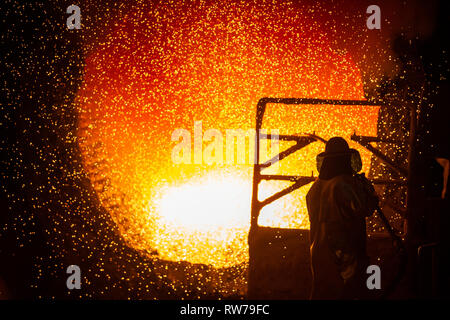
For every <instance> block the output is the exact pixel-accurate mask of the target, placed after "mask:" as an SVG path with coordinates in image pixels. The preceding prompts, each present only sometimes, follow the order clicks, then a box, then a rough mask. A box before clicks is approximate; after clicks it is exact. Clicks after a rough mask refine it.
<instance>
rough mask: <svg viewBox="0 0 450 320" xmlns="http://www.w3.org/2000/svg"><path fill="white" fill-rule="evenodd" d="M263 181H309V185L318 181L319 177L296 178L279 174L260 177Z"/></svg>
mask: <svg viewBox="0 0 450 320" xmlns="http://www.w3.org/2000/svg"><path fill="white" fill-rule="evenodd" d="M259 177H260V178H261V180H284V181H293V182H295V181H299V180H303V181H307V183H309V182H312V181H314V180H316V179H317V177H308V176H294V175H279V174H262V175H260V176H259Z"/></svg>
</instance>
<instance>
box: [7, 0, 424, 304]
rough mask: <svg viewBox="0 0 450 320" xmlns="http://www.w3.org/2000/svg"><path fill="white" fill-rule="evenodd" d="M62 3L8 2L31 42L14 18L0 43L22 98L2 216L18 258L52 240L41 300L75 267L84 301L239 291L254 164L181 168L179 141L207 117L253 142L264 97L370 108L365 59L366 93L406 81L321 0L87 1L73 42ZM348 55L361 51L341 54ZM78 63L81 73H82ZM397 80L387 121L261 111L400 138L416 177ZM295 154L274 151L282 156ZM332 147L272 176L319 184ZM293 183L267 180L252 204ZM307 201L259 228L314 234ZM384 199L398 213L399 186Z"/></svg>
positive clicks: (326, 111)
mask: <svg viewBox="0 0 450 320" xmlns="http://www.w3.org/2000/svg"><path fill="white" fill-rule="evenodd" d="M359 2H360V1H357V0H354V1H353V4H354V5H355V6H356V4H359ZM62 3H63V4H61V1H54V3H52V4H53V7H52V8H47V7H46V6H45V5H44V4H42V3H41V4H34V3H33V4H28V5H22V4H20V3H17V4H16V3H14V4H12V7H13V9H11V11H10V12H9V11H7V12H6V13H7V14H11V12H12V13H14V14H16V15H17V17H19V18H20V19H21V20H22V21H24V22H27V23H29V24H28V25H27V28H25V27H24V28H22V29H20V28H19V26H17V25H16V24H13V23H12V24H8V23H6V25H7V27H8V28H9V29H8V32H5V33H4V35H2V40H4V39H7V40H11V41H12V42H14V43H15V44H16V47H14V46H12V47H11V48H12V49H9V51H8V53H7V54H5V55H4V57H3V60H4V61H5V67H6V68H5V69H7V70H8V72H9V76H10V78H11V79H12V80H11V79H9V80H11V82H8V85H9V84H10V83H11V84H14V85H17V86H18V87H20V90H19V91H17V90H16V89H14V88H13V89H8V90H6V91H5V92H6V93H7V95H8V97H14V95H15V94H17V95H18V97H14V99H15V100H14V103H13V104H12V105H11V106H7V105H5V106H3V105H2V106H1V108H2V111H3V109H4V110H7V112H6V113H5V114H6V116H5V118H4V119H3V120H2V124H4V123H6V124H7V127H8V126H9V124H10V122H11V126H10V127H12V128H17V132H15V131H14V134H17V142H16V141H15V142H13V143H12V146H11V147H10V150H8V152H10V153H9V154H10V155H9V159H8V161H6V162H5V163H4V165H5V170H4V171H5V172H10V173H9V174H10V175H11V176H13V179H14V181H15V183H16V184H17V189H13V192H10V193H9V194H8V201H9V202H8V206H9V207H8V210H10V211H11V212H13V214H11V215H9V216H7V215H5V217H7V219H9V220H8V221H7V223H5V225H4V226H3V229H2V230H1V231H2V232H3V234H7V232H10V231H14V237H13V238H14V243H16V244H17V246H18V248H23V247H26V246H27V245H28V246H31V244H32V243H33V241H35V240H36V239H38V240H39V239H40V237H42V239H45V240H40V241H42V243H45V244H46V245H47V246H48V250H47V248H44V249H42V248H41V250H42V251H41V252H40V253H36V257H34V258H33V259H34V260H33V263H34V269H33V277H34V284H33V286H34V288H38V284H39V281H41V280H43V281H52V280H53V279H54V278H55V277H56V276H58V277H59V276H61V274H63V275H65V274H64V272H61V270H63V269H65V267H66V266H65V265H64V263H66V262H69V263H74V262H73V261H75V262H76V263H84V264H85V265H86V266H88V267H86V269H87V270H86V271H85V270H83V272H86V274H89V275H90V276H91V277H90V278H88V277H86V279H87V280H86V283H83V286H84V287H83V288H85V285H89V286H90V288H91V290H90V291H88V290H86V291H84V290H83V291H82V292H81V293H72V294H79V295H80V297H81V296H83V297H89V298H93V297H103V296H106V297H109V298H111V297H114V298H116V297H120V298H130V297H139V298H141V297H144V298H156V297H159V298H161V297H162V298H172V297H183V298H184V297H189V298H201V297H208V298H210V297H214V298H217V297H219V298H222V297H234V298H236V297H243V296H245V292H246V281H247V267H248V245H247V234H248V229H249V224H250V211H251V210H250V205H251V203H250V199H251V192H252V190H251V181H252V180H251V179H252V173H253V166H252V164H250V163H248V164H212V165H208V164H175V163H174V162H173V161H172V157H171V156H172V149H173V148H174V147H175V145H176V144H177V143H178V142H174V141H172V139H171V136H172V133H173V132H174V130H176V129H180V128H181V129H186V130H188V131H189V132H190V133H191V142H193V141H194V123H195V122H196V121H202V133H205V132H206V131H207V130H209V129H217V130H218V131H219V132H221V133H222V135H223V136H224V137H225V135H226V130H228V129H242V130H244V131H246V132H248V130H251V129H253V128H254V127H255V110H256V104H257V102H258V100H259V99H260V98H262V97H297V98H302V97H305V98H328V99H357V100H364V94H363V84H362V79H361V78H362V76H361V72H360V70H359V68H358V67H357V62H356V61H355V60H356V58H355V57H356V56H358V58H359V59H358V63H361V61H362V62H363V63H364V65H365V68H364V72H365V75H366V78H367V79H366V78H365V80H366V81H367V82H369V83H371V85H372V86H373V87H376V88H375V89H379V87H377V86H376V84H380V83H381V81H380V79H381V75H386V76H387V77H391V78H393V77H395V76H396V75H395V73H396V72H397V70H396V69H395V68H386V64H393V62H392V61H393V60H395V55H394V54H393V53H392V52H391V51H390V50H389V49H388V46H387V45H386V44H382V45H379V46H378V47H377V49H372V47H371V48H370V49H368V47H369V46H370V41H366V40H367V39H368V37H367V34H366V33H364V32H365V31H364V30H363V31H361V30H362V29H364V28H365V20H364V16H363V15H362V16H361V15H359V14H358V13H354V14H353V16H352V17H353V18H349V17H348V15H349V14H348V13H349V12H350V11H349V10H348V9H349V8H351V9H353V8H352V4H351V3H352V2H351V1H349V2H348V3H347V2H346V3H347V4H346V5H345V6H344V5H343V4H341V3H340V2H339V4H333V3H334V2H332V1H331V2H330V3H329V4H328V5H329V6H330V8H333V9H332V10H331V9H328V8H325V5H324V4H320V3H319V2H317V1H309V2H308V1H292V2H289V1H281V0H280V1H278V0H270V1H265V0H261V1H259V0H250V1H248V0H245V1H244V0H242V1H210V0H208V1H204V0H200V1H196V2H188V1H172V0H171V1H162V2H158V3H153V2H152V1H135V3H134V2H133V4H130V3H131V2H130V3H129V2H126V3H125V2H124V3H120V4H119V3H118V2H117V3H115V5H116V6H115V7H114V8H112V7H113V5H112V4H111V8H112V9H111V10H109V8H108V6H106V5H105V6H103V3H100V2H94V1H85V2H82V3H81V4H80V7H81V11H82V29H80V30H76V31H75V30H70V31H68V30H66V29H65V28H66V25H65V23H61V21H63V22H65V21H64V19H62V17H61V15H62V16H63V18H64V17H65V16H64V14H65V7H64V6H65V5H66V3H64V2H62ZM111 3H113V1H112V2H111ZM305 3H308V4H305ZM324 3H325V2H324ZM359 5H360V4H359ZM127 8H130V9H127ZM5 11H6V10H5ZM391 11H394V10H391ZM352 12H353V11H352ZM355 12H362V13H364V12H365V8H362V7H360V8H359V9H358V10H355ZM398 12H402V11H401V10H398ZM89 13H91V14H89ZM357 16H359V17H362V18H361V19H360V20H358V19H359V18H357ZM344 17H345V19H344ZM355 19H356V20H357V21H358V23H355V21H356V20H355ZM105 21H107V22H105ZM39 23H41V24H42V26H44V27H45V28H42V27H41V29H39V28H38V26H39ZM84 23H86V25H84ZM34 24H36V25H34ZM101 26H103V27H101ZM358 26H362V27H358ZM386 27H388V26H387V25H386ZM361 28H362V29H361ZM44 29H45V30H44ZM385 29H387V28H385ZM385 29H384V30H385ZM30 31H33V32H35V37H29V36H28V33H27V32H30ZM372 35H373V34H372ZM350 40H351V41H350ZM27 41H28V42H27ZM41 42H42V43H41ZM349 42H354V44H353V47H352V45H349ZM375 42H376V41H375ZM380 42H382V41H380ZM81 44H82V45H81ZM78 45H80V46H79V47H77V46H78ZM350 47H352V50H353V51H352V54H353V56H352V54H350V52H347V51H346V50H345V49H344V48H350ZM373 48H375V46H374V47H373ZM377 55H379V56H377ZM83 56H84V57H85V58H86V59H85V60H83ZM83 63H85V65H84V73H83V77H82V76H81V74H78V73H77V74H75V73H76V70H77V68H78V67H80V66H81V65H82V64H83ZM387 69H389V70H388V71H387ZM74 70H75V71H74ZM361 71H362V70H361ZM375 73H377V74H375ZM22 78H27V79H25V80H23V79H22ZM81 78H83V79H82V81H83V83H82V86H81V88H80V90H79V91H78V92H76V98H75V102H73V101H74V99H73V98H74V94H75V92H74V91H75V90H76V88H77V81H78V80H80V79H81ZM404 78H405V77H404V75H403V74H399V75H398V77H397V78H396V79H397V80H398V81H397V80H396V81H397V82H398V83H400V84H398V86H399V87H400V89H398V88H389V89H388V90H387V91H388V92H390V96H389V97H388V98H387V99H388V100H389V102H390V105H389V107H385V108H384V109H383V108H382V109H380V110H378V108H376V107H357V106H354V107H347V106H345V107H344V106H329V105H324V106H320V107H319V106H312V105H305V106H286V105H268V106H267V111H266V115H265V119H264V123H263V128H265V129H267V130H272V129H276V130H279V133H280V134H295V133H313V132H315V133H316V134H317V135H319V136H321V137H323V138H325V139H328V138H330V137H332V136H336V135H339V136H343V137H345V138H346V139H347V141H349V140H350V135H351V134H352V133H354V132H356V133H357V134H358V135H367V136H375V135H377V133H378V136H379V137H381V138H385V139H386V138H387V139H393V140H400V141H401V142H403V144H402V145H401V146H400V147H397V146H394V147H391V146H386V144H379V145H378V146H377V147H379V148H380V149H381V150H382V151H383V152H384V153H386V154H388V155H389V156H391V157H392V158H393V160H395V161H397V162H398V163H401V164H403V165H406V156H405V154H406V152H405V150H406V147H405V146H406V140H407V135H408V108H407V107H406V103H404V102H405V101H406V100H402V99H406V98H404V97H408V95H407V94H404V95H403V93H404V92H406V91H408V90H409V85H410V82H407V81H404ZM80 81H81V80H80ZM402 81H403V82H402ZM367 82H365V83H366V84H367ZM396 85H397V84H396ZM402 85H403V86H404V87H401V86H402ZM373 87H372V89H373ZM15 90H16V91H17V92H16V91H15ZM410 91H414V92H418V91H419V90H416V89H414V88H413V90H410ZM399 92H400V94H398V93H399ZM18 93H19V94H18ZM402 96H404V97H403V98H402ZM21 107H23V108H21ZM74 107H75V108H76V111H77V112H76V114H74V112H73V109H74ZM379 111H380V113H379V115H380V116H379V118H378V112H379ZM377 121H378V130H377ZM75 123H77V125H76V126H75ZM75 127H76V128H75ZM377 131H378V132H377ZM14 138H15V137H14ZM5 139H7V138H5ZM209 143H210V142H206V141H204V144H203V148H206V147H207V146H208V145H209ZM349 143H350V145H351V147H354V148H357V149H358V150H360V152H361V155H362V158H363V164H364V166H363V171H365V172H369V170H370V171H371V172H372V174H373V176H375V177H378V178H383V179H389V178H392V176H391V173H392V172H390V171H389V170H388V169H386V167H385V166H383V165H378V166H371V158H370V154H369V153H368V152H366V151H365V150H363V149H361V148H360V147H359V146H358V145H356V144H355V143H352V142H351V141H349ZM192 144H194V143H192ZM224 146H225V141H224ZM288 146H289V144H288V143H285V142H280V150H283V149H285V148H287V147H288ZM323 147H324V146H323V144H322V143H319V142H316V143H312V144H310V145H308V146H307V147H305V148H303V149H302V150H300V151H299V152H297V153H295V154H293V155H290V156H289V157H288V158H287V159H284V160H283V161H281V163H280V164H279V166H277V167H275V168H268V169H267V173H279V174H295V175H306V176H311V173H313V174H314V175H315V176H317V171H316V168H315V156H316V154H317V153H319V152H321V151H322V150H323ZM193 149H194V148H192V151H193ZM80 152H81V158H82V167H83V168H81V166H80V163H79V153H80ZM224 154H225V152H224ZM263 160H265V159H263ZM80 162H81V161H80ZM224 163H225V162H224ZM372 163H373V161H372ZM86 173H87V175H88V177H89V180H87V179H85V174H86ZM2 175H3V173H2ZM29 175H30V176H31V178H30V177H29ZM393 178H399V177H397V176H395V175H394V177H393ZM86 181H88V183H86ZM287 185H288V184H287V183H285V182H276V183H275V182H267V181H264V182H262V183H261V188H260V194H259V198H260V199H264V198H266V197H268V196H270V195H272V194H274V193H275V192H277V191H279V190H281V189H282V188H284V187H286V186H287ZM1 188H2V189H5V190H9V189H7V188H8V186H6V184H5V185H3V184H2V185H1ZM92 188H93V189H94V190H95V192H92V193H91V190H92ZM387 189H388V188H387ZM308 190H309V185H307V186H304V187H302V188H300V189H298V190H296V191H295V192H292V193H291V194H289V195H287V196H285V197H283V198H281V199H280V200H278V201H276V202H274V203H272V204H270V205H269V206H267V207H265V208H264V209H263V210H262V212H261V215H260V217H259V224H260V225H262V226H272V227H280V228H302V229H308V228H309V220H308V216H307V210H306V206H305V195H306V193H307V191H308ZM391 192H392V194H394V196H396V197H397V196H398V198H399V199H400V201H399V203H397V204H396V205H397V207H399V208H404V203H403V202H402V201H403V200H402V199H403V198H404V194H405V192H404V189H401V188H395V190H394V191H392V190H391ZM98 200H100V204H101V205H98ZM104 209H106V210H104ZM392 211H393V212H396V211H395V210H392ZM105 212H106V214H104V213H105ZM5 219H6V218H5ZM111 219H112V222H111ZM41 229H42V230H41ZM117 229H118V232H117ZM118 233H120V235H118ZM3 234H2V236H3ZM16 235H17V236H16ZM16 238H17V239H16ZM105 243H106V245H105ZM124 243H125V244H126V245H124ZM31 248H32V249H31V250H34V247H31ZM124 248H125V249H127V250H128V249H129V251H126V250H125V249H124ZM11 250H12V249H11ZM45 250H47V251H48V252H47V251H45ZM12 251H13V250H12ZM44 251H45V253H44V254H43V253H42V252H44ZM14 254H15V252H14ZM45 254H46V255H45ZM27 259H28V257H27ZM154 261H156V262H155V263H153V262H154ZM108 266H109V267H110V268H109V269H108ZM155 275H156V276H155ZM150 278H151V279H150ZM48 279H50V280H48ZM130 279H131V280H130ZM0 280H1V279H0ZM155 288H156V289H155ZM49 290H50V289H49ZM50 291H51V290H50ZM69 294H70V293H69Z"/></svg>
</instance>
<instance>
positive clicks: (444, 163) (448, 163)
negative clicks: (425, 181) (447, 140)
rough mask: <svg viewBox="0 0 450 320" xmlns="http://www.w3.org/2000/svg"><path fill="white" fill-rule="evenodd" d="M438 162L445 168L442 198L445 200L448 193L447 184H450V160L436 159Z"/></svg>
mask: <svg viewBox="0 0 450 320" xmlns="http://www.w3.org/2000/svg"><path fill="white" fill-rule="evenodd" d="M436 161H437V162H438V163H439V164H440V165H441V166H442V168H444V173H443V178H444V183H443V187H442V193H441V198H442V199H444V198H445V194H446V193H447V184H448V172H449V167H450V160H449V159H445V158H436Z"/></svg>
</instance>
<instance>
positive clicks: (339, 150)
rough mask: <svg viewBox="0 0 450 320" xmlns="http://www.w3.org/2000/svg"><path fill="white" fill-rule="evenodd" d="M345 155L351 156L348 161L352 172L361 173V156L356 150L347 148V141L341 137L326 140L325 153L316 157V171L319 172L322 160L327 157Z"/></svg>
mask: <svg viewBox="0 0 450 320" xmlns="http://www.w3.org/2000/svg"><path fill="white" fill-rule="evenodd" d="M346 154H349V155H351V157H350V160H351V166H352V169H353V171H354V172H355V173H356V172H359V171H361V169H362V161H361V155H360V154H359V152H358V150H356V149H352V148H349V146H348V143H347V141H345V139H344V138H341V137H333V138H331V139H330V140H328V141H327V143H326V145H325V151H324V152H321V153H319V154H318V155H317V157H316V165H317V171H319V172H320V169H321V167H322V163H323V159H325V158H328V157H339V156H343V155H346Z"/></svg>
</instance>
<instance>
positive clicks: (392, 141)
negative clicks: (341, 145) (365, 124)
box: [353, 135, 402, 144]
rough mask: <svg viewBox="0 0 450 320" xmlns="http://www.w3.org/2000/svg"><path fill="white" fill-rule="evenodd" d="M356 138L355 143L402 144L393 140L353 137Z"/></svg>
mask: <svg viewBox="0 0 450 320" xmlns="http://www.w3.org/2000/svg"><path fill="white" fill-rule="evenodd" d="M353 136H354V137H355V139H354V141H360V142H363V143H371V142H383V143H392V144H401V143H402V142H401V141H399V140H392V139H380V138H378V137H371V136H357V135H353Z"/></svg>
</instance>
